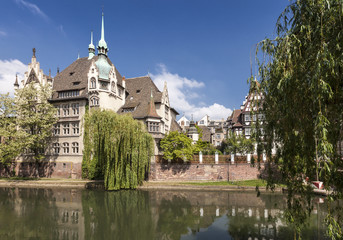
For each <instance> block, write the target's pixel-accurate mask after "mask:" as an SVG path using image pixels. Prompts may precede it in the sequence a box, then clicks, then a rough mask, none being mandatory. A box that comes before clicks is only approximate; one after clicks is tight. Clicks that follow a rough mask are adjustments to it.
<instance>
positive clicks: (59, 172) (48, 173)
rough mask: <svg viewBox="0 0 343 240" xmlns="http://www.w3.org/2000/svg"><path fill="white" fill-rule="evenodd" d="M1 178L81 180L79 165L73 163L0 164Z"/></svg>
mask: <svg viewBox="0 0 343 240" xmlns="http://www.w3.org/2000/svg"><path fill="white" fill-rule="evenodd" d="M0 176H1V177H11V176H19V177H51V178H72V179H81V163H73V162H63V163H62V162H47V161H46V162H45V161H43V162H15V163H12V164H11V165H8V166H5V165H3V164H0Z"/></svg>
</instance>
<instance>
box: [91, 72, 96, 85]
mask: <svg viewBox="0 0 343 240" xmlns="http://www.w3.org/2000/svg"><path fill="white" fill-rule="evenodd" d="M92 71H93V72H94V69H93V70H92ZM90 88H96V80H95V78H91V86H90Z"/></svg>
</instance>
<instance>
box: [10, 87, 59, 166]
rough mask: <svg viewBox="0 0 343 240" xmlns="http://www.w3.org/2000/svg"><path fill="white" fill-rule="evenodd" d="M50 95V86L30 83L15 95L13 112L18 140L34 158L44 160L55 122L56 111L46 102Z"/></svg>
mask: <svg viewBox="0 0 343 240" xmlns="http://www.w3.org/2000/svg"><path fill="white" fill-rule="evenodd" d="M51 95H52V90H51V86H50V85H44V86H43V85H42V84H35V83H30V84H27V85H26V86H25V87H24V88H21V89H18V90H17V91H16V94H15V111H16V116H17V118H16V120H17V126H18V128H19V131H20V133H19V136H18V140H20V142H21V144H23V147H24V148H25V150H27V151H28V153H33V154H34V158H35V159H37V160H40V159H42V158H44V151H45V148H46V147H47V145H48V144H49V142H50V139H51V136H52V131H51V130H52V127H53V125H54V124H55V123H56V122H57V117H56V109H55V108H54V106H53V105H52V104H50V103H49V102H48V99H49V98H50V97H51Z"/></svg>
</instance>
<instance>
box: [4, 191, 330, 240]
mask: <svg viewBox="0 0 343 240" xmlns="http://www.w3.org/2000/svg"><path fill="white" fill-rule="evenodd" d="M313 201H314V209H313V211H312V213H311V215H310V217H309V218H308V220H307V221H308V222H307V224H306V226H305V228H304V229H303V230H302V239H325V238H324V234H325V226H324V224H323V219H324V218H325V215H326V212H325V209H326V207H325V199H320V198H317V197H316V198H314V199H313ZM323 202H324V203H323ZM285 210H286V196H285V195H282V194H281V193H274V194H273V193H261V194H260V195H259V196H258V197H257V194H256V193H255V192H219V191H182V190H180V191H170V190H137V191H116V192H106V191H101V190H81V189H35V188H0V239H2V240H4V239H12V240H13V239H120V240H122V239H123V240H125V239H139V240H145V239H149V240H150V239H165V240H167V239H168V240H169V239H170V240H174V239H175V240H178V239H181V240H190V239H215V240H220V239H249V240H255V239H260V240H262V239H292V238H293V236H294V229H293V227H292V226H290V225H288V224H287V223H286V220H285Z"/></svg>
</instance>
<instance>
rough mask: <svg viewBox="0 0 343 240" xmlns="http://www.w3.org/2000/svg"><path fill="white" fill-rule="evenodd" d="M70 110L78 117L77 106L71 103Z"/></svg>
mask: <svg viewBox="0 0 343 240" xmlns="http://www.w3.org/2000/svg"><path fill="white" fill-rule="evenodd" d="M71 108H72V109H73V115H79V104H78V103H73V104H72V105H71Z"/></svg>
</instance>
